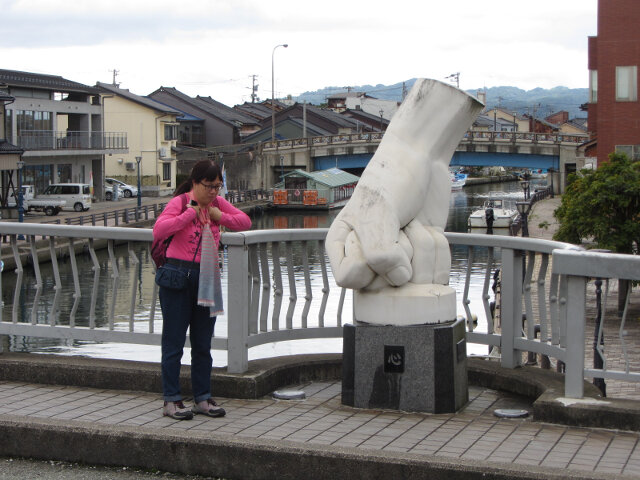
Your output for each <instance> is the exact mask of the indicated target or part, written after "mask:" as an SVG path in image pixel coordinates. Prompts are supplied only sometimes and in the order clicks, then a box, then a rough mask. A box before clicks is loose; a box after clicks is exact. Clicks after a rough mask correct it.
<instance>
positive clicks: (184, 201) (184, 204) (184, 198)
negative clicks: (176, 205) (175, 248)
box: [164, 193, 189, 251]
mask: <svg viewBox="0 0 640 480" xmlns="http://www.w3.org/2000/svg"><path fill="white" fill-rule="evenodd" d="M181 197H182V210H180V215H182V214H183V213H184V211H185V210H186V209H187V202H188V201H189V197H188V195H187V194H186V193H183V194H182V195H181ZM171 240H173V235H170V236H168V237H167V238H166V239H165V241H164V249H165V251H166V250H167V248H169V244H170V243H171Z"/></svg>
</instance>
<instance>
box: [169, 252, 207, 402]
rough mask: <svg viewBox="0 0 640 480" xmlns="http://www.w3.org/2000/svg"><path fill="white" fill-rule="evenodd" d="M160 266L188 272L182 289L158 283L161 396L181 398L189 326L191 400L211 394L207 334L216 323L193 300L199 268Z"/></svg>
mask: <svg viewBox="0 0 640 480" xmlns="http://www.w3.org/2000/svg"><path fill="white" fill-rule="evenodd" d="M164 268H170V269H176V270H180V271H182V272H185V273H187V274H188V275H189V278H188V280H187V287H186V288H185V289H184V290H171V289H168V288H164V287H160V290H159V294H158V295H159V298H160V306H161V307H162V391H163V395H164V400H165V401H167V402H175V401H178V400H182V395H181V394H180V361H181V359H182V353H183V350H184V342H185V340H186V338H187V328H189V339H190V340H191V389H192V391H193V399H194V401H195V402H201V401H203V400H206V399H207V398H209V397H210V396H211V365H212V359H211V337H212V336H213V328H214V326H215V323H216V318H215V317H210V316H209V307H202V306H199V305H198V304H197V300H198V282H199V275H200V272H199V271H198V270H197V269H189V268H185V267H179V266H175V265H165V266H164Z"/></svg>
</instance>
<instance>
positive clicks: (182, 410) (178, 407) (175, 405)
mask: <svg viewBox="0 0 640 480" xmlns="http://www.w3.org/2000/svg"><path fill="white" fill-rule="evenodd" d="M194 408H195V407H194ZM162 414H163V415H164V416H165V417H171V418H175V419H176V420H191V419H192V418H193V413H192V412H191V410H189V408H188V407H185V405H184V403H182V400H178V401H177V402H164V408H163V410H162Z"/></svg>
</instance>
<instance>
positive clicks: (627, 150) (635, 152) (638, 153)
mask: <svg viewBox="0 0 640 480" xmlns="http://www.w3.org/2000/svg"><path fill="white" fill-rule="evenodd" d="M616 153H624V154H625V155H626V156H627V158H629V159H631V160H640V145H616Z"/></svg>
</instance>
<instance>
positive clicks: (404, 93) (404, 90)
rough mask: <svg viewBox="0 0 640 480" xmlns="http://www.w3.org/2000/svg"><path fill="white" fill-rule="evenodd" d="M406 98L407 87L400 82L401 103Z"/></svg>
mask: <svg viewBox="0 0 640 480" xmlns="http://www.w3.org/2000/svg"><path fill="white" fill-rule="evenodd" d="M406 97H407V85H406V84H405V83H404V82H402V101H403V102H404V99H405V98H406Z"/></svg>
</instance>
